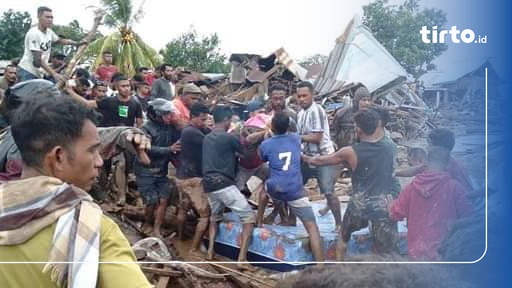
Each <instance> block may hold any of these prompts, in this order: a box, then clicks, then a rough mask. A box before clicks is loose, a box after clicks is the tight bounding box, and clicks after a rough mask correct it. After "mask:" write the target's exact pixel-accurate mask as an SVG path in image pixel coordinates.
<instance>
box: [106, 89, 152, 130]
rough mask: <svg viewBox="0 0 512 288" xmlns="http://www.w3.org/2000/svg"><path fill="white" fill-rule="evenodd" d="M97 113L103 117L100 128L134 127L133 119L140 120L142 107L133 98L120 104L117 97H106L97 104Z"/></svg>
mask: <svg viewBox="0 0 512 288" xmlns="http://www.w3.org/2000/svg"><path fill="white" fill-rule="evenodd" d="M97 104H98V111H99V112H100V113H101V114H102V115H103V119H102V120H101V123H100V125H99V126H100V127H112V126H130V127H133V126H135V118H142V106H141V104H140V103H139V102H138V101H137V100H135V99H134V98H133V97H130V100H128V101H127V102H121V100H119V98H118V97H117V96H113V97H106V98H104V99H102V100H100V101H99V102H98V103H97Z"/></svg>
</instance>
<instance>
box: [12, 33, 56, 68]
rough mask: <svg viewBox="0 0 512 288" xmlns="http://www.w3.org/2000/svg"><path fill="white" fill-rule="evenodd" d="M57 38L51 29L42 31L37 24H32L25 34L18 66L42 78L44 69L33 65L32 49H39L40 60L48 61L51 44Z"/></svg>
mask: <svg viewBox="0 0 512 288" xmlns="http://www.w3.org/2000/svg"><path fill="white" fill-rule="evenodd" d="M58 40H59V36H57V34H55V32H53V30H52V29H50V28H47V29H46V32H42V31H41V30H39V28H38V27H37V25H36V26H33V27H32V28H30V29H29V30H28V32H27V34H26V35H25V50H24V51H23V57H22V58H21V60H20V63H19V66H20V67H21V68H23V69H25V70H27V71H28V72H30V73H32V74H34V75H36V76H38V77H39V78H42V77H43V74H44V70H43V69H42V68H36V67H34V64H33V62H34V57H33V56H32V51H41V52H42V55H41V62H43V61H44V62H45V63H48V59H49V58H50V53H51V52H52V44H53V43H54V42H57V41H58Z"/></svg>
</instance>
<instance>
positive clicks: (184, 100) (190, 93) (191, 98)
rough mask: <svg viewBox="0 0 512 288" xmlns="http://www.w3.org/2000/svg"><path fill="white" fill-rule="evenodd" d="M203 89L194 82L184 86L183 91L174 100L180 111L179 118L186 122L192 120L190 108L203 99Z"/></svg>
mask: <svg viewBox="0 0 512 288" xmlns="http://www.w3.org/2000/svg"><path fill="white" fill-rule="evenodd" d="M202 94H203V91H201V89H199V87H197V86H196V85H194V84H193V83H187V84H185V86H183V93H182V94H181V95H180V96H179V97H177V98H176V99H174V100H173V101H172V102H173V104H174V107H176V110H177V111H178V117H179V119H180V120H181V121H182V122H184V123H189V122H190V108H192V105H194V104H195V103H197V102H199V101H201V95H202Z"/></svg>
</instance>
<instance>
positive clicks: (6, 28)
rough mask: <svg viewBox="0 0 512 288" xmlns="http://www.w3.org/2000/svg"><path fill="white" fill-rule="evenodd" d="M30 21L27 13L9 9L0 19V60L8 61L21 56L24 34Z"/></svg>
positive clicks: (28, 27)
mask: <svg viewBox="0 0 512 288" xmlns="http://www.w3.org/2000/svg"><path fill="white" fill-rule="evenodd" d="M31 24H32V19H31V18H30V15H29V14H28V12H18V11H16V12H15V11H13V10H12V9H9V10H7V11H5V12H4V13H3V15H2V17H1V18H0V59H4V60H10V59H12V58H15V57H21V56H22V55H23V46H24V43H23V42H24V40H25V34H26V33H27V31H28V29H30V25H31Z"/></svg>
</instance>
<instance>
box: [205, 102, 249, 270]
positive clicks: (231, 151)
mask: <svg viewBox="0 0 512 288" xmlns="http://www.w3.org/2000/svg"><path fill="white" fill-rule="evenodd" d="M212 114H213V118H214V121H215V128H214V129H213V131H212V132H210V133H209V134H208V135H206V136H205V137H204V141H203V186H204V190H205V192H206V193H207V194H208V202H209V203H210V208H211V213H212V216H211V221H210V233H209V246H208V257H207V259H208V260H213V254H214V250H213V246H214V243H215V242H214V241H215V237H216V235H217V229H218V227H217V225H218V222H220V221H222V213H223V211H224V207H228V208H230V209H231V210H233V211H235V212H236V213H237V214H238V216H239V217H240V221H241V222H242V233H241V236H240V252H239V254H238V259H237V261H238V262H245V261H247V250H248V249H249V241H250V239H251V235H252V230H253V228H254V222H255V215H254V212H253V211H252V208H251V206H250V205H249V203H248V202H247V200H246V199H245V197H244V196H243V195H242V193H240V191H239V190H238V188H236V185H235V184H236V182H235V169H236V163H237V153H239V154H242V155H243V151H242V145H241V144H240V141H238V139H237V138H236V137H235V136H233V135H230V134H228V133H227V132H226V131H227V130H228V129H229V126H230V124H231V117H233V111H232V110H231V108H229V107H228V106H216V107H215V108H214V109H213V111H212ZM212 151H215V153H212ZM237 267H238V268H239V269H251V266H250V265H248V264H241V263H239V264H238V265H237Z"/></svg>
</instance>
